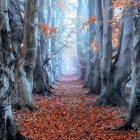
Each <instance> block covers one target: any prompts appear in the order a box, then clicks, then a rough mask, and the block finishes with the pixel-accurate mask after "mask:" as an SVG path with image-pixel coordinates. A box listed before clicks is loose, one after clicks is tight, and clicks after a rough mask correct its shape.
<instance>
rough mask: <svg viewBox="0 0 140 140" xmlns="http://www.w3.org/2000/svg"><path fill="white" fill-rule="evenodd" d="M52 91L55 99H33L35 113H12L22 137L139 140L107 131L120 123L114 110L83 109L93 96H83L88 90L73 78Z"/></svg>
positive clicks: (139, 138) (134, 134) (132, 134)
mask: <svg viewBox="0 0 140 140" xmlns="http://www.w3.org/2000/svg"><path fill="white" fill-rule="evenodd" d="M54 87H55V90H53V92H54V93H55V95H56V96H54V95H52V96H39V95H34V96H33V99H34V102H35V105H36V107H37V108H38V109H39V110H38V111H37V112H35V113H33V112H31V113H19V112H18V111H15V113H14V114H15V116H16V121H17V123H18V125H19V127H20V130H21V132H22V134H23V135H25V136H27V137H30V138H31V139H32V140H136V139H137V140H140V133H138V132H134V131H117V132H115V131H112V130H111V129H110V128H113V127H114V126H116V125H121V124H122V123H123V122H124V120H123V119H122V118H123V115H124V116H125V114H124V113H125V112H122V111H121V112H120V111H119V110H120V109H118V108H115V107H86V106H85V104H87V103H90V102H93V101H95V100H96V99H97V96H95V95H91V96H89V95H86V94H85V93H87V92H88V90H87V89H83V88H82V81H80V80H78V79H77V77H76V76H72V75H69V76H66V75H64V76H63V77H62V78H61V80H60V81H58V82H57V84H56V85H54ZM121 114H123V115H121Z"/></svg>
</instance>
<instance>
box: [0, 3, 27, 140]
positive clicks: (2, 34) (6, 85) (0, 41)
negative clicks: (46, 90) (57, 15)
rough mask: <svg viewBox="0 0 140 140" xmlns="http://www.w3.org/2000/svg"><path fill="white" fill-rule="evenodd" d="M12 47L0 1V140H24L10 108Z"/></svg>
mask: <svg viewBox="0 0 140 140" xmlns="http://www.w3.org/2000/svg"><path fill="white" fill-rule="evenodd" d="M14 63H15V57H14V55H13V46H12V44H11V36H10V26H9V17H8V7H7V0H1V1H0V139H1V140H19V139H21V140H22V139H23V140H24V139H25V137H24V136H22V135H21V134H20V132H19V130H18V128H17V127H16V125H15V121H14V116H13V112H12V108H11V93H12V92H13V89H14V80H15V79H14V67H15V65H14Z"/></svg>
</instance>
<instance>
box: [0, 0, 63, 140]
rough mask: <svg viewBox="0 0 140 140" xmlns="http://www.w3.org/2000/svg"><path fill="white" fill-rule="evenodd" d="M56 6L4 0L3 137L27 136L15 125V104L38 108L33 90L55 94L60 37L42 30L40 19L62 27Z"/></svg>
mask: <svg viewBox="0 0 140 140" xmlns="http://www.w3.org/2000/svg"><path fill="white" fill-rule="evenodd" d="M56 7H57V0H46V1H45V0H43V1H39V0H27V1H24V0H1V1H0V139H1V140H15V139H18V140H19V139H26V138H25V137H23V136H22V135H21V134H20V132H19V130H18V128H17V127H16V125H15V121H14V116H13V112H12V107H14V108H16V109H20V110H21V111H22V112H25V111H28V110H27V108H28V109H29V110H31V111H34V110H36V108H35V106H34V103H33V100H32V93H37V94H43V95H49V94H51V91H50V89H51V88H52V87H51V85H52V84H53V83H54V82H55V81H56V80H57V78H58V77H59V75H60V74H61V69H60V66H61V65H58V63H60V64H61V55H57V57H55V54H56V53H57V54H58V53H59V52H58V48H57V46H56V39H55V38H52V36H51V34H49V33H48V32H49V30H48V31H46V33H48V35H47V34H44V33H43V32H38V26H39V23H44V25H46V26H45V27H56V26H58V27H59V22H60V21H59V20H58V21H56V16H57V13H58V12H59V10H60V9H59V8H56ZM60 20H61V19H60ZM45 29H46V28H45ZM49 29H52V28H49ZM55 31H56V30H55ZM46 35H47V38H48V39H46Z"/></svg>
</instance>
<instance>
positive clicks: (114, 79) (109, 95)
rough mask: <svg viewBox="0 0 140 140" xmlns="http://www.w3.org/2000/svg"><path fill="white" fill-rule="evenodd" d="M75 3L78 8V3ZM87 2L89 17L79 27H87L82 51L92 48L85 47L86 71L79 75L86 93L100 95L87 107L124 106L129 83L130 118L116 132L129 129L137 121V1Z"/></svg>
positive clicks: (139, 40) (139, 41)
mask: <svg viewBox="0 0 140 140" xmlns="http://www.w3.org/2000/svg"><path fill="white" fill-rule="evenodd" d="M78 2H79V6H80V3H81V1H80V0H79V1H78ZM86 2H87V3H88V12H89V15H88V19H87V21H86V22H85V23H83V27H82V28H83V29H84V28H85V27H86V26H88V28H87V33H86V35H87V37H86V38H87V39H88V45H87V44H86V45H87V46H85V48H87V47H88V48H89V47H90V46H91V49H94V50H89V49H88V48H87V52H86V53H85V54H84V56H85V57H86V58H85V60H86V63H85V64H84V65H85V66H84V68H85V70H86V72H85V73H83V72H82V71H81V72H82V73H83V75H84V87H88V88H90V91H89V93H88V94H99V98H98V99H97V100H96V102H94V103H92V104H88V106H97V105H101V106H108V105H113V106H122V105H127V102H126V96H125V88H126V84H127V83H128V82H129V81H130V80H131V81H132V97H131V98H132V99H131V100H132V103H130V106H131V107H130V114H129V118H128V121H127V122H126V123H125V124H124V125H123V126H122V127H119V128H117V129H125V128H126V129H127V128H130V126H132V125H131V124H132V122H133V121H136V120H137V119H138V117H139V111H140V110H139V107H140V101H139V99H140V98H139V96H140V91H139V81H140V78H139V72H140V67H139V64H140V57H139V54H138V53H139V51H140V47H139V46H140V29H139V27H140V24H139V23H140V22H139V20H140V17H139V14H140V13H139V1H137V0H133V1H132V0H126V1H121V2H120V1H117V0H108V1H103V0H88V1H86ZM79 9H81V7H79ZM84 10H85V9H83V11H84ZM80 12H81V13H82V11H80ZM93 17H96V19H95V18H93ZM94 20H96V21H94ZM85 42H86V41H85ZM83 43H84V42H83ZM93 45H94V46H93ZM116 45H117V46H116ZM95 48H96V49H95ZM87 54H88V55H87ZM81 56H82V54H81ZM87 57H88V58H87ZM132 60H133V65H132ZM82 78H83V77H82ZM132 114H133V115H132ZM134 114H135V115H134ZM138 120H139V119H138ZM137 124H138V122H137Z"/></svg>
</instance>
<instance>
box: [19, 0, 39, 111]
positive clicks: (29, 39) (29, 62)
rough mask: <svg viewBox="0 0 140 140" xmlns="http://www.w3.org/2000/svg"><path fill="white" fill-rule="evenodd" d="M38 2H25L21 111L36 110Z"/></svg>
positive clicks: (20, 90)
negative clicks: (35, 78) (35, 79)
mask: <svg viewBox="0 0 140 140" xmlns="http://www.w3.org/2000/svg"><path fill="white" fill-rule="evenodd" d="M38 6H39V3H38V0H33V1H31V0H29V1H26V2H25V15H24V17H25V18H24V22H25V24H24V40H23V46H22V45H21V47H20V51H19V54H18V55H19V56H20V60H19V61H18V73H19V75H18V92H19V100H20V101H19V103H20V108H21V111H26V107H28V108H29V109H30V110H34V109H35V108H34V105H33V101H32V91H33V73H34V69H35V65H36V58H37V29H38Z"/></svg>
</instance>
